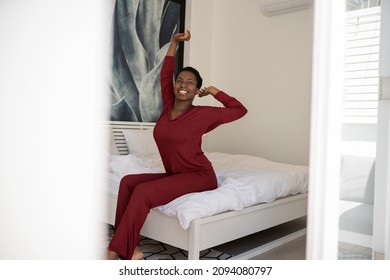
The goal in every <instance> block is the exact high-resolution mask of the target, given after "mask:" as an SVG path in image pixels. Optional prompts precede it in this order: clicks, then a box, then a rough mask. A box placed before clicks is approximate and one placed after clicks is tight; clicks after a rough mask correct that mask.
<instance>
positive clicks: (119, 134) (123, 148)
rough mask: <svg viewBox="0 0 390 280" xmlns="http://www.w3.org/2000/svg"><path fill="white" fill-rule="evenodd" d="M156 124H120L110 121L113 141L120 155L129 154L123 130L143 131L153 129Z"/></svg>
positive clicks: (109, 125)
mask: <svg viewBox="0 0 390 280" xmlns="http://www.w3.org/2000/svg"><path fill="white" fill-rule="evenodd" d="M154 125H155V123H152V122H118V121H115V122H114V121H110V122H108V127H109V128H110V133H111V136H112V137H111V138H110V139H111V141H114V143H112V144H114V145H115V147H116V149H117V150H118V153H119V154H120V155H127V154H129V150H128V148H127V144H126V140H125V136H124V135H123V130H127V129H132V130H143V129H152V128H153V127H154Z"/></svg>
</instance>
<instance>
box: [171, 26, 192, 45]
mask: <svg viewBox="0 0 390 280" xmlns="http://www.w3.org/2000/svg"><path fill="white" fill-rule="evenodd" d="M190 39H191V32H190V31H189V30H188V29H187V30H186V32H184V33H176V34H175V35H173V37H172V41H174V42H176V43H177V42H184V41H189V40H190Z"/></svg>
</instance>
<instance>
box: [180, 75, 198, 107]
mask: <svg viewBox="0 0 390 280" xmlns="http://www.w3.org/2000/svg"><path fill="white" fill-rule="evenodd" d="M196 82H197V80H196V76H195V74H193V73H191V72H189V71H182V72H180V73H179V75H178V76H177V78H176V81H175V85H174V94H175V97H176V98H177V99H179V100H183V101H184V100H193V99H194V98H195V95H196V94H197V92H198V90H199V89H198V88H197V87H196Z"/></svg>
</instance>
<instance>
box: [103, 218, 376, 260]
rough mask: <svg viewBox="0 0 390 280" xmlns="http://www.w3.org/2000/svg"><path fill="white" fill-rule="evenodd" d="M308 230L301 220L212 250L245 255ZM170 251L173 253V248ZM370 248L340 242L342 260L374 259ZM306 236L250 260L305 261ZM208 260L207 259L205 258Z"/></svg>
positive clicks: (303, 219)
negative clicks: (280, 239)
mask: <svg viewBox="0 0 390 280" xmlns="http://www.w3.org/2000/svg"><path fill="white" fill-rule="evenodd" d="M305 228H306V218H300V219H296V220H293V221H291V222H288V223H285V224H282V225H279V226H276V227H273V228H270V229H267V230H264V231H262V232H259V233H255V234H252V235H249V236H247V237H244V238H240V239H237V240H235V241H232V242H228V243H225V244H222V245H219V246H216V247H213V248H212V249H213V250H215V251H217V252H223V253H224V254H228V255H231V256H233V258H234V256H238V255H242V254H245V253H246V252H248V251H250V250H252V249H253V248H258V247H262V246H267V245H266V244H270V242H271V243H272V242H275V240H279V238H281V237H283V236H286V235H289V234H290V235H291V234H294V232H297V231H303V230H304V229H305ZM106 244H107V243H106ZM168 251H172V248H171V249H169V250H168ZM371 254H372V251H371V249H370V248H366V247H361V246H357V245H353V244H349V243H345V242H339V256H338V259H340V260H370V259H372V256H371ZM305 255H306V235H303V236H300V237H298V238H295V239H294V240H291V241H289V242H287V243H285V244H282V245H280V246H277V247H276V248H273V249H271V250H269V251H267V252H264V253H261V254H258V255H255V256H252V257H250V258H248V259H250V260H305V259H306V257H305ZM151 259H152V258H151ZM205 259H207V258H205Z"/></svg>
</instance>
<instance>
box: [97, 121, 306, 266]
mask: <svg viewBox="0 0 390 280" xmlns="http://www.w3.org/2000/svg"><path fill="white" fill-rule="evenodd" d="M153 126H154V124H153V123H132V122H109V123H108V124H107V128H108V130H109V134H110V137H111V139H110V143H112V145H111V147H110V153H109V155H108V162H109V164H108V170H107V171H108V182H109V184H108V185H109V188H108V189H107V193H106V194H105V200H106V202H107V206H108V211H107V215H106V217H105V218H104V221H105V222H106V223H108V224H111V225H112V224H113V223H114V218H115V207H116V194H117V190H118V185H119V181H120V178H121V177H122V176H124V175H126V174H130V173H144V172H151V173H152V172H163V166H162V163H161V159H160V158H159V156H158V153H157V147H156V146H155V143H154V141H153V138H152V134H151V132H152V129H153ZM206 155H207V157H208V158H209V159H210V161H211V162H212V164H213V166H214V168H215V171H216V174H217V178H218V184H219V186H218V188H217V189H216V190H212V191H208V192H202V193H193V194H187V195H185V196H182V197H179V198H177V199H176V200H174V201H172V202H170V203H168V204H166V205H162V206H160V207H156V208H154V209H151V211H150V213H149V215H148V217H147V219H146V222H145V224H144V226H143V228H142V230H141V235H143V236H145V237H148V238H152V239H154V240H158V241H160V242H163V243H166V244H169V245H172V246H174V247H177V248H181V249H183V250H186V251H188V259H191V260H197V259H199V253H200V251H202V250H204V249H208V248H212V247H214V246H217V245H220V244H223V243H226V242H229V241H232V240H235V239H238V238H241V237H244V236H248V235H250V234H253V233H256V232H259V231H262V230H265V229H268V228H271V227H274V226H276V225H280V224H283V223H286V222H288V221H291V220H295V219H298V218H301V217H304V216H306V213H307V188H308V167H307V166H301V165H291V164H283V163H277V162H272V161H269V160H267V159H263V158H260V157H255V156H249V155H232V154H227V153H215V152H206ZM304 234H305V229H301V230H298V231H297V232H294V233H292V234H289V235H288V236H285V237H283V238H280V239H278V240H274V241H272V242H270V243H268V244H266V245H262V246H260V247H258V248H254V249H253V250H250V251H248V252H246V253H244V254H241V255H239V256H235V257H234V259H248V258H250V257H252V256H255V255H257V254H259V253H262V252H265V251H267V250H269V249H272V248H274V247H276V246H279V245H281V244H283V243H285V242H288V241H290V240H292V239H295V238H297V237H299V236H302V235H304Z"/></svg>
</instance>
